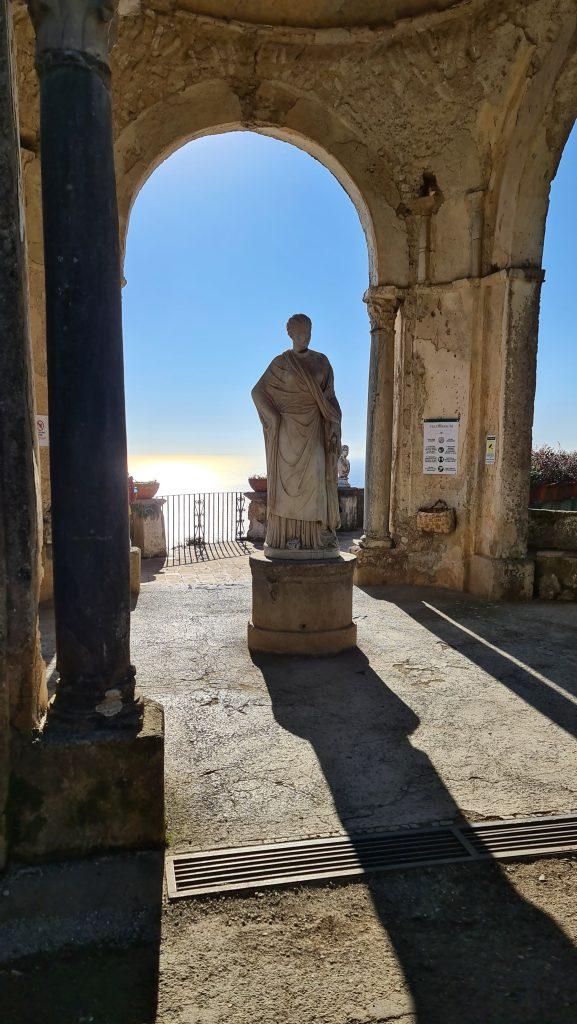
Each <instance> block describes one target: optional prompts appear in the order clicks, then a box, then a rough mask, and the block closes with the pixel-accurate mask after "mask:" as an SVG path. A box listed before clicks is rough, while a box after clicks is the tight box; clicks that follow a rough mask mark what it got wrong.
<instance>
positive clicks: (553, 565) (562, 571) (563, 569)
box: [535, 551, 577, 601]
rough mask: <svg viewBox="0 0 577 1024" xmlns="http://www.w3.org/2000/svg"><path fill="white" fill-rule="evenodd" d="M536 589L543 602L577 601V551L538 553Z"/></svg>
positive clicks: (536, 560) (536, 557)
mask: <svg viewBox="0 0 577 1024" xmlns="http://www.w3.org/2000/svg"><path fill="white" fill-rule="evenodd" d="M535 589H536V591H537V594H538V596H539V597H540V598H541V600H542V601H577V551H536V552H535Z"/></svg>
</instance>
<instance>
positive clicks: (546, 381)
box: [533, 128, 577, 451]
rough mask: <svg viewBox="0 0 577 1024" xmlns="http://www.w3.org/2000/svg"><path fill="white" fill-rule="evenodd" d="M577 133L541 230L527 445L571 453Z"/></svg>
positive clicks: (575, 423) (576, 357)
mask: <svg viewBox="0 0 577 1024" xmlns="http://www.w3.org/2000/svg"><path fill="white" fill-rule="evenodd" d="M576 181H577V130H576V129H575V128H574V129H573V131H572V133H571V135H570V136H569V140H568V142H567V145H566V146H565V150H564V152H563V156H562V159H561V163H560V164H559V169H558V171H557V175H556V177H555V180H554V181H553V184H552V186H551V198H550V204H549V214H548V216H547V225H546V230H545V248H544V252H543V266H544V268H545V283H544V285H543V290H542V292H541V316H540V325H539V350H538V357H537V394H536V399H535V419H534V422H533V441H534V444H535V445H540V444H543V443H547V444H551V445H553V447H556V446H557V444H560V445H561V447H562V448H568V449H570V450H571V451H573V450H575V449H577V330H576V308H575V296H576V288H575V273H574V259H575V230H576V228H577V193H576V190H575V182H576Z"/></svg>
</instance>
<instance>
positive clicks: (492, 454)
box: [485, 434, 497, 466]
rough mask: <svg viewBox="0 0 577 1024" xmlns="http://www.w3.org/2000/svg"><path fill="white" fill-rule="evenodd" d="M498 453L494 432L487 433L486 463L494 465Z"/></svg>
mask: <svg viewBox="0 0 577 1024" xmlns="http://www.w3.org/2000/svg"><path fill="white" fill-rule="evenodd" d="M496 455H497V438H496V437H495V435H494V434H487V437H486V438H485V465H486V466H493V465H494V464H495V458H496Z"/></svg>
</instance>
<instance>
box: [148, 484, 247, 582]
mask: <svg viewBox="0 0 577 1024" xmlns="http://www.w3.org/2000/svg"><path fill="white" fill-rule="evenodd" d="M163 498H164V507H163V512H164V527H165V531H166V550H167V562H168V564H169V565H183V564H187V563H190V562H206V561H209V560H210V559H213V558H233V557H234V556H235V555H243V554H247V553H248V551H249V548H248V546H247V544H246V533H247V528H248V518H247V514H246V507H247V504H248V502H247V498H246V496H245V495H244V494H243V493H242V491H202V492H197V493H196V494H165V495H163Z"/></svg>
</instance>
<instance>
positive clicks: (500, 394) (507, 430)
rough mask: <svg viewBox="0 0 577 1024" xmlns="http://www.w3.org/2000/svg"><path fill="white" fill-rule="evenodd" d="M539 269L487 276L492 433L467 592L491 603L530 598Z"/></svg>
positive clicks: (486, 392)
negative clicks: (492, 454)
mask: <svg viewBox="0 0 577 1024" xmlns="http://www.w3.org/2000/svg"><path fill="white" fill-rule="evenodd" d="M543 277H544V274H543V271H542V270H540V269H537V268H515V267H511V268H508V269H507V270H500V271H497V272H495V273H494V274H491V275H489V276H487V277H486V278H484V280H483V298H484V307H483V315H484V324H485V333H484V350H483V361H482V383H481V390H482V396H481V437H482V438H483V439H484V437H485V436H486V435H487V434H491V435H494V436H495V437H496V440H497V443H496V457H495V460H494V462H493V463H492V464H490V465H488V464H486V463H485V462H483V464H482V466H481V468H480V475H479V485H478V490H477V501H476V505H477V515H476V523H475V550H474V553H473V554H472V557H471V559H470V568H469V577H468V581H467V589H469V590H471V591H473V592H474V593H477V594H481V595H482V596H484V597H488V598H490V599H492V600H498V599H501V598H506V599H509V600H512V599H518V598H524V599H527V598H531V597H532V593H533V574H534V562H533V560H532V559H528V558H527V533H528V520H529V482H530V470H531V434H532V424H533V404H534V399H535V379H536V366H537V334H538V329H539V299H540V293H541V284H542V281H543Z"/></svg>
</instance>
